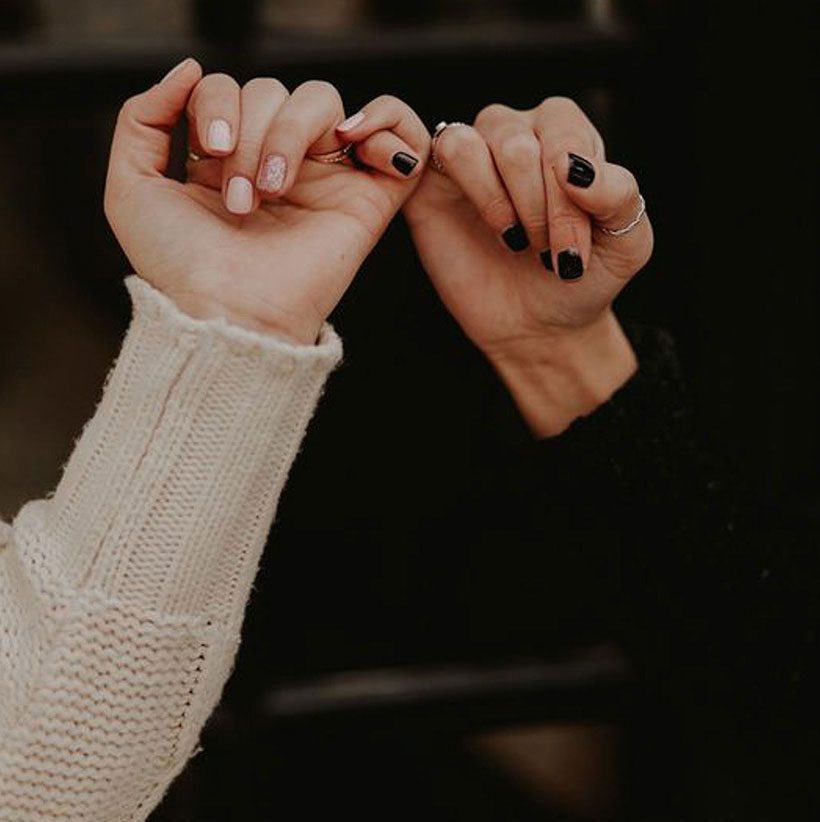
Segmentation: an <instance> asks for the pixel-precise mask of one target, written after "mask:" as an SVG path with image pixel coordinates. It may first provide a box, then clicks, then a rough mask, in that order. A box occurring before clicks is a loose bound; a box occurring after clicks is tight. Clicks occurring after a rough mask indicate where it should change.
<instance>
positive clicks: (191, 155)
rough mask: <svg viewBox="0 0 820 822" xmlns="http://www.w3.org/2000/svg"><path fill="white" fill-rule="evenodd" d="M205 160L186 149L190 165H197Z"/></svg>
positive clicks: (189, 148)
mask: <svg viewBox="0 0 820 822" xmlns="http://www.w3.org/2000/svg"><path fill="white" fill-rule="evenodd" d="M204 159H205V158H204V157H203V156H202V155H201V154H197V153H196V152H195V151H194V150H193V149H192V148H191V147H190V146H189V147H188V160H189V162H191V163H198V162H199V161H200V160H204Z"/></svg>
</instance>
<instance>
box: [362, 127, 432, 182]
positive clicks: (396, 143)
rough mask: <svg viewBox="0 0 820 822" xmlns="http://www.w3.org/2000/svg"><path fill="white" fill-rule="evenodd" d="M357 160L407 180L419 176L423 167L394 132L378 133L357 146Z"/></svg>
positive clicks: (409, 147) (410, 148) (411, 148)
mask: <svg viewBox="0 0 820 822" xmlns="http://www.w3.org/2000/svg"><path fill="white" fill-rule="evenodd" d="M356 159H357V160H358V161H359V162H360V163H363V164H364V165H366V166H369V167H370V168H373V169H376V170H377V171H381V172H382V173H383V174H387V175H389V176H391V177H396V178H398V179H400V180H406V179H408V178H409V177H413V176H415V175H417V174H418V173H419V172H420V171H421V169H422V168H423V166H422V165H421V164H420V162H419V158H418V157H416V156H415V154H414V151H413V147H412V146H409V145H408V144H407V143H405V142H404V140H402V139H401V138H400V137H397V136H396V135H395V134H394V133H393V132H392V131H377V132H376V133H375V134H372V135H371V136H370V137H368V138H366V139H365V140H364V141H362V142H361V143H357V144H356Z"/></svg>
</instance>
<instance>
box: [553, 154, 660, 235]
mask: <svg viewBox="0 0 820 822" xmlns="http://www.w3.org/2000/svg"><path fill="white" fill-rule="evenodd" d="M555 171H556V177H557V179H558V182H559V184H560V186H561V188H562V190H563V191H564V192H565V193H566V195H567V196H568V197H569V198H570V200H572V202H573V203H575V205H577V206H578V207H579V208H581V209H582V210H583V211H585V212H586V213H587V214H589V215H590V216H591V217H592V219H593V225H594V226H596V227H597V228H599V229H601V228H603V229H609V230H610V231H617V230H619V229H620V230H622V229H623V228H624V226H629V225H630V224H632V223H633V221H635V220H636V219H637V218H639V217H640V219H639V221H638V222H637V223H635V224H634V229H635V230H634V231H630V233H629V235H628V236H623V237H621V238H613V237H612V236H611V235H608V234H606V233H605V232H603V231H598V232H596V234H597V236H596V242H598V243H600V244H602V245H605V246H608V245H613V246H615V245H617V246H619V247H620V248H622V249H625V248H626V247H627V246H636V247H637V246H639V245H647V243H649V244H650V245H651V240H652V228H651V226H650V224H649V219H648V217H646V216H645V215H644V214H643V213H642V209H643V204H642V199H641V194H640V190H639V188H638V181H637V180H636V179H635V176H634V175H633V174H632V172H631V171H629V170H628V169H625V168H623V167H622V166H618V165H615V164H613V163H607V162H604V161H600V160H598V161H596V162H594V163H593V162H592V161H591V160H587V159H586V158H584V157H580V156H579V155H577V154H570V155H567V156H565V157H564V158H562V162H561V163H557V164H556V166H555Z"/></svg>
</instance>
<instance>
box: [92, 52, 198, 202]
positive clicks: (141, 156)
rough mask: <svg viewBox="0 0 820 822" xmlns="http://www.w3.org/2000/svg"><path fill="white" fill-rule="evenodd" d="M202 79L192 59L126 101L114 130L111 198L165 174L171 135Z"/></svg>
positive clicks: (110, 169)
mask: <svg viewBox="0 0 820 822" xmlns="http://www.w3.org/2000/svg"><path fill="white" fill-rule="evenodd" d="M201 77H202V68H201V67H200V65H199V63H197V61H196V60H194V59H193V58H191V57H189V58H187V59H186V60H183V61H182V62H181V63H180V64H179V65H178V66H176V67H175V68H173V69H172V70H171V71H170V72H168V74H166V75H165V77H163V79H162V80H160V82H159V83H157V84H156V85H154V86H152V87H151V88H149V89H148V90H147V91H144V92H143V93H142V94H137V95H136V96H134V97H131V98H130V99H128V100H126V102H125V104H124V105H123V107H122V108H121V109H120V113H119V117H118V118H117V126H116V129H115V130H114V139H113V142H112V146H111V158H110V160H109V164H108V181H107V184H106V195H107V196H110V195H114V196H116V194H117V193H121V192H123V191H126V190H128V189H129V188H130V187H131V185H132V184H133V183H134V182H135V180H136V179H137V178H139V177H145V176H156V175H162V174H164V173H165V170H166V168H167V167H168V159H169V155H170V151H171V131H172V129H173V128H174V126H175V125H176V123H177V121H178V120H179V118H180V116H181V115H182V112H183V111H184V110H185V106H186V104H187V102H188V98H189V97H190V95H191V92H192V91H193V89H194V86H196V84H197V83H198V82H199V80H200V78H201Z"/></svg>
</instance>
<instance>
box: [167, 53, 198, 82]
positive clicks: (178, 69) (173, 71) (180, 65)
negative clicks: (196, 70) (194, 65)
mask: <svg viewBox="0 0 820 822" xmlns="http://www.w3.org/2000/svg"><path fill="white" fill-rule="evenodd" d="M190 61H191V58H190V57H186V58H185V59H184V60H183V61H182V62H181V63H177V64H176V65H175V66H174V67H173V68H172V69H171V70H170V71H169V72H168V74H166V75H165V77H163V78H162V80H160V83H164V82H165V81H166V80H170V79H171V78H172V77H173V76H174V75H175V74H179V73H180V72H181V71H182V69H184V68H185V66H187V65H188V63H189V62H190Z"/></svg>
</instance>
